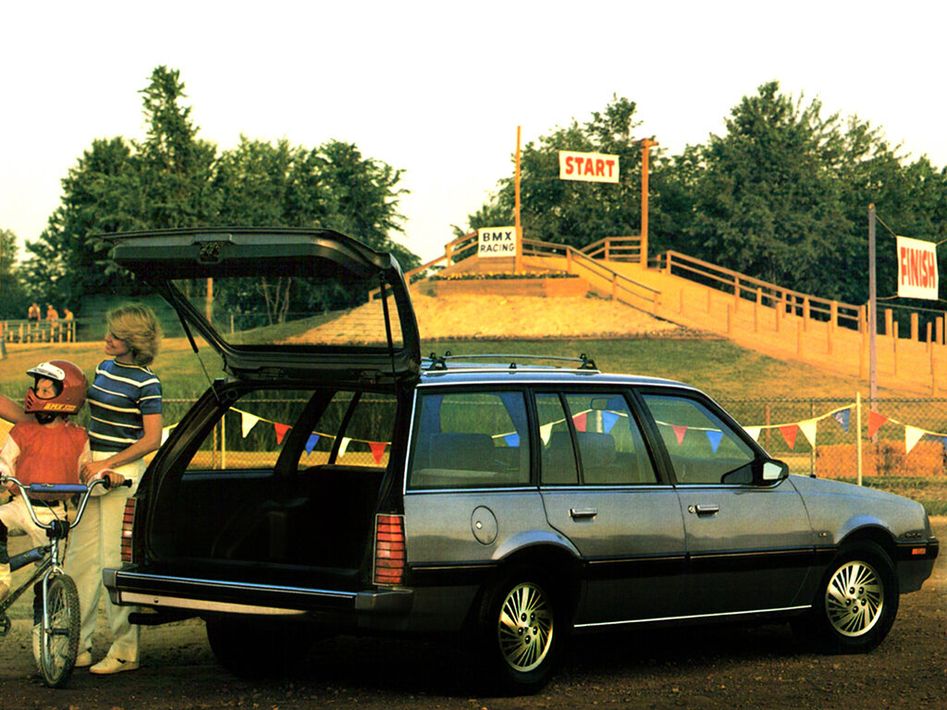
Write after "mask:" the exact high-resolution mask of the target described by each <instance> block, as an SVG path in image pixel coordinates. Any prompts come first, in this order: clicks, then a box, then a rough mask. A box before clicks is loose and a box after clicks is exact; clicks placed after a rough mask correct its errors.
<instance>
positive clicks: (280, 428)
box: [273, 422, 292, 444]
mask: <svg viewBox="0 0 947 710" xmlns="http://www.w3.org/2000/svg"><path fill="white" fill-rule="evenodd" d="M290 429H292V427H291V426H290V425H289V424H280V423H279V422H273V431H275V432H276V443H277V444H282V443H283V437H284V436H286V432H288V431H289V430H290Z"/></svg>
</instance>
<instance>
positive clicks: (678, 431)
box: [671, 424, 687, 446]
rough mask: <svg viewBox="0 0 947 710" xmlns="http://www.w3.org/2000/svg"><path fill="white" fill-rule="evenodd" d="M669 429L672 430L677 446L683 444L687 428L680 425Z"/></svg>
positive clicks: (673, 425)
mask: <svg viewBox="0 0 947 710" xmlns="http://www.w3.org/2000/svg"><path fill="white" fill-rule="evenodd" d="M671 428H672V429H673V430H674V436H676V437H677V445H678V446H680V445H681V444H683V443H684V435H685V434H687V427H686V426H683V425H681V424H672V425H671Z"/></svg>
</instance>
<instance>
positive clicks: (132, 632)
mask: <svg viewBox="0 0 947 710" xmlns="http://www.w3.org/2000/svg"><path fill="white" fill-rule="evenodd" d="M106 325H107V327H108V331H107V333H106V335H105V353H106V355H110V356H111V359H110V360H104V361H102V362H101V363H99V365H98V367H96V369H95V379H94V381H93V382H92V386H91V387H90V388H89V393H88V397H87V402H88V403H89V408H90V417H89V427H88V434H89V442H90V444H91V448H92V461H90V462H89V463H87V464H85V465H84V466H83V467H82V469H81V471H80V478H81V479H82V480H83V481H88V480H90V479H91V478H92V477H93V476H95V475H96V474H97V473H99V472H100V471H102V470H103V469H110V470H114V471H116V472H117V473H118V474H121V476H124V477H125V478H130V479H131V480H132V487H131V489H129V488H125V487H120V488H119V487H115V488H112V489H111V490H109V491H108V492H107V493H105V494H104V495H101V496H94V497H92V498H90V499H89V503H88V506H87V508H86V512H85V515H84V517H83V518H82V524H81V525H79V526H78V527H77V528H76V529H75V530H73V531H72V533H71V534H70V536H69V548H68V554H67V556H66V571H67V572H68V573H69V574H70V575H71V576H72V578H73V579H74V580H75V582H76V587H78V590H79V607H80V610H81V612H82V629H81V634H80V637H79V642H80V644H79V655H78V657H77V659H76V666H77V667H79V668H84V667H88V666H92V634H93V633H94V632H95V625H96V620H97V616H98V609H99V600H100V598H101V597H102V593H103V590H104V587H103V586H102V569H103V568H105V567H119V566H121V533H122V515H123V513H124V510H125V501H126V500H127V499H128V497H129V496H131V495H134V491H135V489H136V487H137V485H138V480H139V478H140V477H141V474H142V473H143V472H144V470H145V462H144V460H143V457H144V456H145V455H147V454H149V453H151V452H152V451H154V450H155V449H157V448H158V446H159V445H160V444H161V426H162V424H161V382H160V381H159V380H158V377H157V376H156V375H155V374H154V373H153V372H152V371H151V370H149V369H148V365H150V364H151V362H152V361H153V360H154V358H155V356H156V355H157V354H158V348H159V346H160V344H161V327H160V325H159V323H158V320H157V318H155V314H154V312H153V311H152V310H151V309H150V308H148V307H146V306H142V305H137V304H128V305H124V306H120V307H119V308H116V309H114V310H112V311H109V313H108V314H107V315H106ZM0 417H2V418H4V419H6V420H8V421H11V422H14V423H19V422H22V421H27V420H29V418H30V415H28V414H25V413H24V411H23V408H22V407H21V406H20V405H19V404H17V403H16V402H14V401H13V400H11V399H9V398H7V397H4V396H2V395H0ZM99 490H102V489H101V488H100V489H99ZM105 609H106V616H107V618H108V624H109V629H110V631H111V633H112V636H113V638H114V640H113V643H112V646H111V648H109V651H108V653H107V654H106V656H105V658H103V659H102V660H101V661H99V662H98V663H96V664H95V665H94V666H92V667H91V668H90V670H91V671H92V672H93V673H97V674H108V673H118V672H119V671H128V670H135V669H136V668H138V637H139V628H138V626H134V625H131V624H129V623H128V615H129V614H130V613H131V611H132V609H131V608H130V607H119V606H115V605H113V604H112V600H111V599H109V598H108V595H106V601H105Z"/></svg>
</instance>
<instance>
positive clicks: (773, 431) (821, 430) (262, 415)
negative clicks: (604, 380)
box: [164, 393, 947, 482]
mask: <svg viewBox="0 0 947 710" xmlns="http://www.w3.org/2000/svg"><path fill="white" fill-rule="evenodd" d="M719 402H720V404H721V405H723V407H724V408H725V409H727V411H728V412H730V414H731V415H732V416H733V417H734V418H735V419H736V420H737V422H739V423H740V424H741V425H742V426H743V427H744V428H746V429H747V430H748V431H750V432H751V434H754V435H755V434H757V432H756V431H755V430H756V429H758V430H759V431H758V436H757V441H759V443H760V444H761V445H762V446H763V448H764V449H766V451H768V452H769V453H770V454H771V455H772V456H773V457H774V458H778V459H781V460H783V461H785V462H786V463H788V464H789V467H790V470H791V471H792V472H793V473H797V474H814V475H816V476H818V477H820V478H834V479H839V480H846V481H853V482H854V481H856V480H857V479H858V477H859V473H860V475H861V476H862V477H863V478H864V479H878V478H880V479H895V478H897V479H902V478H916V479H923V478H927V479H938V478H939V479H941V480H947V475H945V465H947V455H945V445H947V399H930V398H927V399H893V398H883V399H882V398H879V399H877V400H875V402H874V407H873V410H874V412H875V414H872V413H871V411H872V406H871V404H870V403H869V402H868V401H867V400H862V401H861V412H860V416H859V412H858V406H857V396H856V395H855V394H854V393H853V396H852V397H851V398H847V399H846V398H798V399H770V398H757V399H725V398H724V399H720V400H719ZM193 403H194V401H193V400H190V399H165V400H164V421H165V426H166V428H169V429H170V428H171V427H173V426H175V425H176V424H177V422H179V421H180V420H181V419H182V418H183V417H184V415H185V413H186V412H187V410H188V409H189V408H190V407H191V406H192V405H193ZM303 403H304V400H296V399H292V400H290V399H286V400H275V399H267V400H260V401H258V402H255V403H246V404H243V403H241V404H238V405H237V406H236V407H235V408H234V409H232V410H231V411H230V412H228V413H227V415H226V416H225V417H224V419H223V421H222V423H218V425H217V426H216V427H215V428H214V431H213V433H212V435H211V436H209V437H207V439H206V440H205V442H204V443H203V444H202V446H201V450H200V453H199V459H200V462H199V465H201V466H202V467H209V468H225V467H229V468H234V467H236V468H259V467H264V466H269V465H272V464H273V463H274V462H275V460H276V456H277V455H278V453H279V449H280V442H281V441H282V435H283V434H284V433H285V431H286V429H285V427H288V426H290V425H291V424H292V423H293V421H294V413H295V412H296V410H297V409H298V408H299V407H301V406H302V404H303ZM386 406H388V405H387V404H386ZM251 409H253V411H249V410H251ZM387 416H389V415H386V417H387ZM859 424H860V432H861V446H860V447H859V440H858V432H859ZM248 425H249V426H248ZM382 428H383V427H382ZM372 429H373V430H378V429H379V427H378V426H374V427H372ZM336 433H337V431H325V432H316V434H317V436H316V438H315V440H314V441H312V442H311V443H312V446H311V449H310V450H309V451H307V452H306V454H305V458H306V459H307V460H306V461H303V462H301V464H305V465H314V464H316V463H324V462H325V461H326V460H328V456H329V453H330V451H331V450H332V447H333V446H334V445H335V434H336ZM388 443H389V442H382V441H372V437H371V436H365V437H362V438H359V437H358V436H353V437H351V438H349V439H348V440H347V441H345V445H344V447H341V442H340V448H341V449H342V452H343V456H342V457H340V462H344V463H346V464H349V465H365V466H383V465H385V464H386V463H387V458H388V450H389V447H388V445H387V444H388ZM909 447H910V449H909ZM307 448H309V447H308V445H307ZM859 448H860V450H861V451H860V453H861V471H860V472H859ZM195 463H197V462H195Z"/></svg>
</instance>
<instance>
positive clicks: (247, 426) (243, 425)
mask: <svg viewBox="0 0 947 710" xmlns="http://www.w3.org/2000/svg"><path fill="white" fill-rule="evenodd" d="M258 421H260V418H259V417H258V416H256V415H253V414H250V412H240V431H241V432H243V438H244V439H246V438H247V434H249V433H250V430H251V429H252V428H253V427H255V426H256V423H257V422H258Z"/></svg>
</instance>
